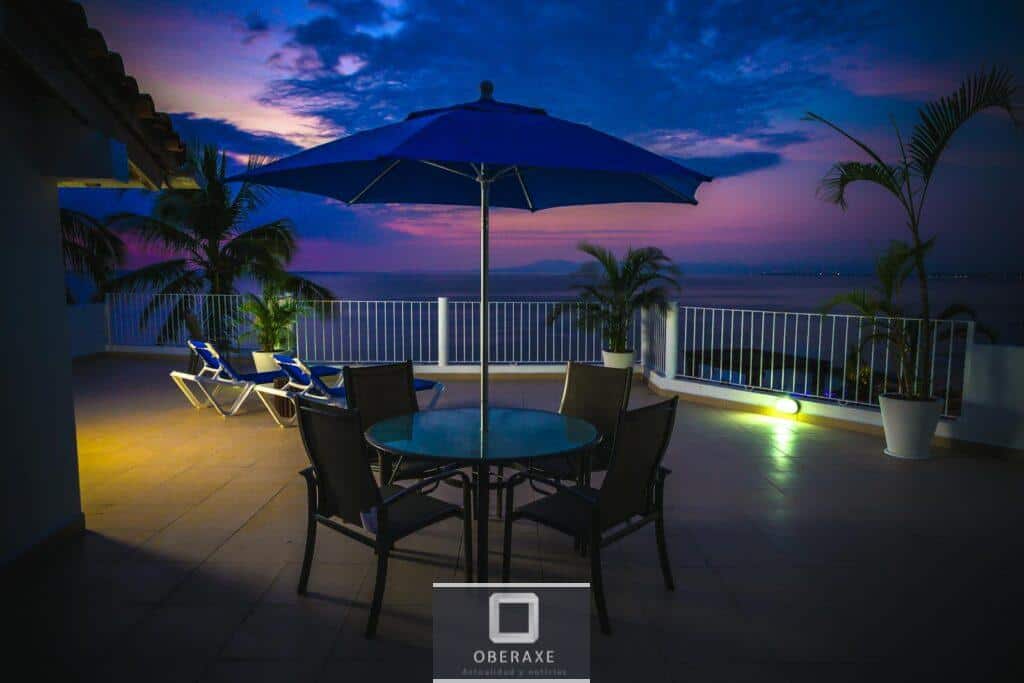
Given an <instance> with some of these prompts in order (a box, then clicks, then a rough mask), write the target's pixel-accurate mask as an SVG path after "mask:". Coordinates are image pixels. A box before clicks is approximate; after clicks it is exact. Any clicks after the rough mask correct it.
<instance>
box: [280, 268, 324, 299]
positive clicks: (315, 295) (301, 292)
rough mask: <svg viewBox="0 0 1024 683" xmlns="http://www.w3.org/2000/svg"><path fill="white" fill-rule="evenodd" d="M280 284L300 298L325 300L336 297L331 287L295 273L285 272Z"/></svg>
mask: <svg viewBox="0 0 1024 683" xmlns="http://www.w3.org/2000/svg"><path fill="white" fill-rule="evenodd" d="M278 286H280V287H281V290H282V291H284V292H288V293H289V294H292V295H294V296H295V297H296V298H299V299H306V300H321V301H323V300H327V299H334V298H336V297H335V295H334V292H332V291H331V290H330V288H328V287H324V286H323V285H320V284H317V283H316V282H313V281H312V280H310V279H308V278H304V277H302V276H301V275H295V274H294V273H284V274H283V275H282V276H281V277H280V278H279V280H278Z"/></svg>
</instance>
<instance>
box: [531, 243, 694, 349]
mask: <svg viewBox="0 0 1024 683" xmlns="http://www.w3.org/2000/svg"><path fill="white" fill-rule="evenodd" d="M577 248H578V249H579V250H580V251H582V252H583V253H584V254H588V255H590V256H592V257H593V258H594V261H592V262H590V263H587V264H585V265H584V266H582V267H581V268H580V271H579V276H580V277H581V278H582V280H583V282H582V283H581V284H578V285H575V286H574V288H575V289H577V290H578V291H579V298H578V300H577V301H576V303H573V304H565V305H559V306H556V307H555V308H554V309H552V311H551V313H550V315H549V316H548V324H552V323H554V321H555V320H557V319H558V318H559V317H560V316H561V315H563V314H565V313H568V312H571V311H575V312H577V313H578V316H579V317H578V318H577V319H576V323H577V325H579V326H580V327H582V328H583V329H586V330H593V329H594V328H595V327H596V328H599V329H600V330H601V333H602V335H603V337H604V348H605V350H606V351H611V352H612V353H626V352H629V351H631V350H632V349H630V348H629V329H630V326H631V324H632V322H633V316H634V315H635V313H636V311H638V310H640V309H642V308H660V309H664V308H665V307H666V305H667V303H668V296H669V290H670V289H671V290H678V289H679V281H678V280H677V279H676V278H678V277H679V270H678V269H677V268H676V267H675V266H674V265H673V264H672V260H671V259H670V258H669V257H668V256H666V255H665V252H663V251H662V250H661V249H658V248H657V247H643V248H640V249H633V248H630V249H628V250H627V251H626V255H625V256H624V257H623V258H622V260H621V261H620V260H619V259H618V258H616V256H615V254H613V253H612V252H611V251H610V250H609V249H606V248H604V247H601V246H598V245H596V244H590V243H588V242H580V244H579V246H578V247H577Z"/></svg>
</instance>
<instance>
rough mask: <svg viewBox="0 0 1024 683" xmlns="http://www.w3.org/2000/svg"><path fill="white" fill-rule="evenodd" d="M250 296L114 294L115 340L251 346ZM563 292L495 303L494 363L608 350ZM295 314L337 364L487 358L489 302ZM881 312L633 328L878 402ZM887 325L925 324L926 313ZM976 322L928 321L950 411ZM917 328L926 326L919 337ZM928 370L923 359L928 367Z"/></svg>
mask: <svg viewBox="0 0 1024 683" xmlns="http://www.w3.org/2000/svg"><path fill="white" fill-rule="evenodd" d="M242 300H243V297H242V296H240V295H198V294H184V295H175V294H171V295H150V294H109V295H107V300H106V306H107V340H108V344H109V345H110V346H112V347H126V346H130V347H139V346H143V347H146V346H153V345H176V346H183V345H184V341H185V339H187V338H188V337H189V336H190V335H191V334H193V332H191V331H190V327H191V328H192V329H194V330H195V333H197V334H201V335H202V336H205V337H210V338H213V339H215V340H218V339H219V340H221V342H222V343H225V344H227V345H230V346H233V347H235V348H242V349H246V348H253V346H254V342H255V340H254V338H253V337H252V335H250V334H249V332H250V330H249V329H248V327H247V324H246V323H245V322H244V320H243V317H242V316H241V315H239V306H240V304H241V302H242ZM567 303H570V302H566V301H552V300H548V301H492V302H490V304H489V305H490V311H489V313H490V324H491V330H490V332H491V334H490V339H491V348H490V355H489V357H490V360H491V363H492V364H493V365H495V366H502V365H520V366H532V365H537V366H542V365H560V364H563V363H566V362H567V361H570V360H575V361H582V362H600V360H601V346H602V344H601V341H602V339H601V333H600V330H594V329H585V328H581V327H580V326H579V325H577V322H578V312H577V311H576V310H575V309H574V308H573V307H572V306H569V307H568V308H567V311H566V312H565V314H563V315H561V316H558V317H553V312H554V310H555V307H556V306H559V305H565V304H567ZM305 304H306V307H305V308H306V310H305V312H304V313H303V314H302V315H301V316H300V318H299V320H298V322H297V324H296V330H295V332H296V351H297V353H298V354H299V355H300V357H302V358H304V359H306V360H310V361H315V362H327V363H380V362H391V361H400V360H406V359H411V360H412V361H413V362H415V363H417V364H435V365H439V366H441V367H447V366H449V365H470V364H475V363H478V362H479V360H480V306H479V304H478V303H477V302H475V301H449V300H448V299H446V298H439V299H423V300H393V301H392V300H389V301H349V300H345V301H341V300H337V301H308V302H305ZM881 322H882V321H879V320H876V319H872V318H869V317H864V316H856V315H842V314H840V315H822V314H818V313H799V312H787V311H762V310H749V309H740V308H709V307H700V306H679V305H675V304H673V305H671V306H669V307H668V308H667V309H665V310H651V311H647V312H646V313H645V314H644V315H643V316H640V315H638V316H637V317H636V319H635V320H634V321H633V325H632V326H631V328H630V333H629V341H630V345H631V346H632V348H634V349H637V350H641V351H642V352H643V356H642V358H641V359H640V362H641V363H642V364H643V366H644V367H645V368H647V369H649V370H651V371H653V372H655V373H657V374H659V375H661V376H663V377H668V378H681V379H686V380H696V381H702V382H710V383H715V384H720V385H726V386H733V387H737V388H742V389H750V390H761V391H770V392H779V393H786V394H793V395H797V396H805V397H813V398H817V399H821V400H825V401H832V402H836V403H844V404H854V405H864V406H877V405H878V395H879V394H880V393H882V392H884V391H889V390H892V389H893V388H894V384H895V381H896V378H897V374H898V373H899V372H900V368H899V367H898V365H899V364H898V363H897V362H896V358H895V353H894V352H893V349H892V348H891V346H890V343H889V342H888V341H886V340H882V339H876V340H873V339H872V336H873V334H874V333H875V332H877V331H878V330H879V325H880V324H881ZM887 322H889V323H893V322H895V323H897V324H900V325H903V326H906V328H907V329H910V328H913V327H914V326H916V327H917V331H918V333H920V331H922V330H923V325H924V323H923V321H921V320H919V319H916V318H901V319H896V320H894V321H887ZM973 335H974V324H973V323H972V322H969V321H939V322H938V323H937V324H936V325H935V329H934V330H933V332H932V337H933V345H932V358H931V361H932V362H931V366H932V373H931V376H930V377H929V378H928V382H929V389H930V390H931V392H932V393H933V395H937V396H940V397H942V401H943V414H944V415H946V416H948V417H954V416H957V415H959V414H960V411H961V406H962V403H963V392H964V386H965V376H966V374H967V365H968V355H969V349H970V347H971V344H972V343H973ZM917 336H918V338H919V339H920V338H921V335H920V334H918V335H917ZM918 371H919V369H918Z"/></svg>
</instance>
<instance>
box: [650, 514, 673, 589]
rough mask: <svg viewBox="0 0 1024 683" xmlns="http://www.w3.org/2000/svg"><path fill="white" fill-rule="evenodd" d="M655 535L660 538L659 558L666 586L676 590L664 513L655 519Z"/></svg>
mask: <svg viewBox="0 0 1024 683" xmlns="http://www.w3.org/2000/svg"><path fill="white" fill-rule="evenodd" d="M654 536H655V538H657V540H658V558H659V559H660V560H661V574H662V576H664V577H665V588H666V589H668V590H670V591H674V590H675V589H676V583H675V581H673V580H672V567H671V566H670V565H669V562H668V548H667V547H666V546H665V517H664V515H662V514H659V515H658V518H657V519H656V520H654Z"/></svg>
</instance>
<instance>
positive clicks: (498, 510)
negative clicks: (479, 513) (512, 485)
mask: <svg viewBox="0 0 1024 683" xmlns="http://www.w3.org/2000/svg"><path fill="white" fill-rule="evenodd" d="M494 481H496V482H497V483H498V490H497V491H496V492H495V494H494V500H495V503H494V513H495V515H497V517H498V519H501V511H502V505H501V498H502V494H503V492H504V489H505V487H504V486H503V485H502V484H504V481H505V466H504V465H498V478H497V479H495V480H494Z"/></svg>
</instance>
